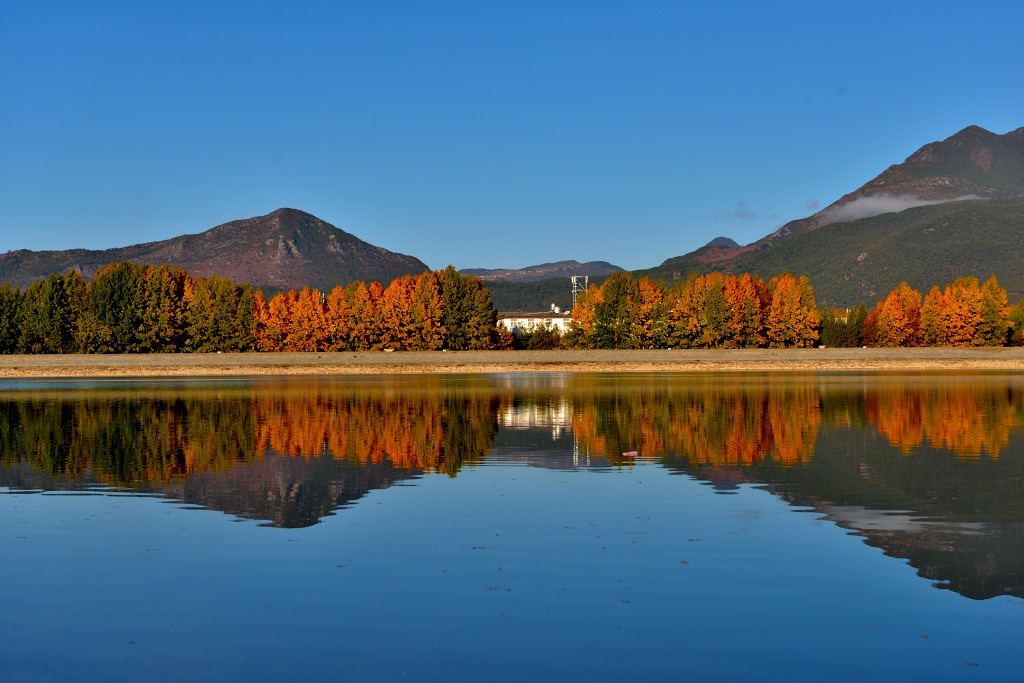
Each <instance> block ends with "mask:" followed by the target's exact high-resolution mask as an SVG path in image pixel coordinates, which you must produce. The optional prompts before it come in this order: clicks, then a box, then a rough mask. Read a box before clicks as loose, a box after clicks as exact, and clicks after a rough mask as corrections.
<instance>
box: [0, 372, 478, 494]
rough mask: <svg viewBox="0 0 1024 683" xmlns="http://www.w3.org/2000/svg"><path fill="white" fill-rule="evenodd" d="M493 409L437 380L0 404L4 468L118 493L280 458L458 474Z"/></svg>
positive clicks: (33, 398) (88, 393)
mask: <svg viewBox="0 0 1024 683" xmlns="http://www.w3.org/2000/svg"><path fill="white" fill-rule="evenodd" d="M497 401H498V399H497V395H496V394H494V393H493V392H471V391H466V390H453V389H452V388H451V387H449V386H447V385H446V384H445V383H444V382H443V381H442V380H441V379H438V380H436V381H434V382H431V381H429V380H427V381H422V382H418V383H416V385H415V386H412V387H410V386H400V385H395V386H389V385H383V386H382V385H377V384H366V385H355V386H348V385H344V384H343V383H329V382H328V383H309V384H290V383H287V382H284V383H281V384H280V385H265V384H258V385H252V386H247V387H233V388H232V387H221V388H211V387H203V388H195V389H183V390H149V391H143V390H137V389H124V390H122V391H114V390H103V391H96V390H87V389H82V390H77V391H74V390H72V391H65V392H55V391H52V392H42V393H32V394H28V393H19V394H13V395H8V396H7V397H2V398H0V407H2V413H0V463H2V464H3V465H4V466H6V467H10V466H12V465H18V464H22V463H24V464H26V465H28V466H29V467H31V468H33V469H35V470H38V471H40V472H44V473H47V474H49V475H51V476H59V477H64V478H67V479H70V480H72V481H75V480H80V479H82V478H83V477H85V476H86V473H87V472H88V473H94V475H95V476H96V477H97V478H98V480H99V481H100V482H101V483H107V484H112V485H115V486H119V485H132V484H135V483H141V482H147V483H154V482H155V483H165V484H166V483H171V482H176V481H181V480H183V479H184V478H185V477H188V476H191V475H193V474H197V473H204V472H223V471H226V470H228V469H231V468H233V467H235V466H236V465H238V464H239V463H243V464H244V463H249V462H252V461H253V460H255V459H256V458H257V457H258V456H259V455H260V454H261V453H264V452H266V451H268V450H273V451H276V452H278V453H282V454H286V455H301V456H320V455H325V454H328V455H331V456H333V458H334V459H337V460H342V461H345V462H348V463H350V464H353V465H361V464H366V463H382V462H384V461H390V462H391V463H392V464H394V465H395V466H398V467H405V468H422V469H426V470H434V471H441V472H447V473H449V474H451V475H454V474H455V473H456V472H457V471H458V469H459V468H460V467H461V466H462V465H463V464H464V463H471V462H475V461H478V460H479V459H480V458H482V457H483V456H485V455H486V454H487V452H488V450H489V449H490V444H491V441H492V440H493V437H494V433H495V431H496V430H497ZM90 476H93V475H90Z"/></svg>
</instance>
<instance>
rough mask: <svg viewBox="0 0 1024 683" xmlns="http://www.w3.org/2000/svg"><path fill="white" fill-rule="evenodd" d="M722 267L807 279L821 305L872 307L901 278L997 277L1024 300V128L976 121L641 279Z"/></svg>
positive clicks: (920, 282) (927, 281) (669, 278)
mask: <svg viewBox="0 0 1024 683" xmlns="http://www.w3.org/2000/svg"><path fill="white" fill-rule="evenodd" d="M714 270H719V271H722V272H726V273H732V274H737V273H743V272H749V273H753V274H757V275H760V276H761V277H763V278H766V279H767V278H770V277H773V276H774V275H777V274H778V273H779V272H781V271H783V270H785V271H788V272H790V273H793V274H794V275H806V276H807V277H808V278H809V279H810V280H811V283H812V284H813V285H814V290H815V295H816V298H817V299H818V301H819V302H820V301H827V302H828V303H829V304H834V305H839V306H853V305H856V304H858V303H859V302H861V301H864V302H866V303H867V304H868V305H869V306H870V305H873V304H874V303H875V301H876V300H877V298H878V297H884V296H885V295H886V294H888V292H889V291H891V290H892V289H894V288H895V287H896V286H898V285H899V284H900V282H903V281H906V282H908V283H909V284H910V285H911V286H912V287H914V288H916V289H920V290H923V291H925V292H926V291H927V290H928V289H930V288H931V287H932V286H933V285H944V284H946V283H948V282H950V281H952V280H954V279H955V278H957V277H959V276H962V275H973V276H975V277H978V278H979V279H984V278H987V277H988V276H989V275H991V274H993V273H994V274H995V275H996V277H997V278H998V279H999V281H1000V284H1002V285H1003V286H1004V287H1005V288H1006V289H1007V291H1008V294H1009V295H1010V298H1011V300H1014V299H1019V298H1021V297H1022V296H1024V128H1018V129H1017V130H1014V131H1011V132H1009V133H1006V134H1004V135H997V134H995V133H991V132H989V131H987V130H985V129H983V128H979V127H978V126H969V127H967V128H964V129H963V130H961V131H959V132H958V133H956V134H955V135H952V136H950V137H949V138H946V139H945V140H942V141H940V142H933V143H929V144H927V145H925V146H924V147H921V148H920V149H919V150H917V151H916V152H914V154H912V155H911V156H909V157H908V158H907V159H906V160H905V161H904V162H902V163H900V164H894V165H892V166H890V167H889V168H887V169H886V170H885V171H883V172H882V173H880V174H879V175H878V176H876V177H875V178H873V179H872V180H870V181H869V182H867V183H865V184H864V185H863V186H861V187H860V188H858V189H856V190H854V191H853V192H850V193H848V194H846V195H844V196H843V197H841V198H839V199H838V200H836V201H835V202H833V203H832V204H830V205H829V206H827V207H825V208H824V209H822V210H820V211H818V212H817V213H815V214H813V215H811V216H808V217H807V218H802V219H799V220H795V221H791V222H789V223H787V224H786V225H784V226H782V227H781V228H779V229H778V230H777V231H775V232H773V233H772V234H770V235H766V236H765V237H763V238H762V239H760V240H758V241H757V242H754V243H752V244H749V245H746V246H742V247H740V246H735V247H731V248H728V247H721V246H716V245H715V244H714V242H712V243H711V244H708V245H705V246H704V247H701V248H700V249H697V250H695V251H693V252H690V253H688V254H684V255H682V256H676V257H673V258H670V259H666V260H665V261H664V262H663V263H662V264H661V265H659V266H656V267H654V268H650V269H646V270H641V271H635V273H636V275H637V276H647V277H651V278H657V279H661V280H663V281H665V282H666V284H669V285H670V284H671V283H672V282H673V281H675V280H678V279H681V278H683V279H685V278H686V277H687V276H688V275H689V274H690V273H694V272H695V273H707V272H711V271H714Z"/></svg>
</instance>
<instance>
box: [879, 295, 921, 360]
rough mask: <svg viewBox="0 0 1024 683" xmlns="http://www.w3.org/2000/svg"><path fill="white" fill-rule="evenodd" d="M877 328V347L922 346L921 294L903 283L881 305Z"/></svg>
mask: <svg viewBox="0 0 1024 683" xmlns="http://www.w3.org/2000/svg"><path fill="white" fill-rule="evenodd" d="M877 326H878V327H877V332H876V336H875V344H876V345H877V346H920V345H921V342H922V334H921V294H920V292H918V291H916V290H914V289H911V287H910V285H908V284H907V283H906V282H903V283H901V284H900V286H899V287H897V288H896V289H894V290H893V291H892V292H890V294H889V296H888V297H886V299H885V301H883V302H881V304H879V307H878V320H877Z"/></svg>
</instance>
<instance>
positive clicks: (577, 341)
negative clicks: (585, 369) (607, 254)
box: [561, 272, 819, 349]
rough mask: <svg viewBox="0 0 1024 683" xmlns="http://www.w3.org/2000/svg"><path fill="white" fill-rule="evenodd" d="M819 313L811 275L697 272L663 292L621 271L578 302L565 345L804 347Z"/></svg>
mask: <svg viewBox="0 0 1024 683" xmlns="http://www.w3.org/2000/svg"><path fill="white" fill-rule="evenodd" d="M818 321H819V316H818V311H817V309H816V307H815V302H814V292H813V289H812V287H811V284H810V282H808V280H807V278H806V277H800V278H796V277H794V276H792V275H789V274H788V273H783V274H781V275H779V276H778V277H775V278H772V279H771V280H770V281H769V282H767V283H765V282H764V280H762V279H761V278H759V277H754V276H751V275H749V274H744V275H740V276H731V275H723V274H722V273H717V272H715V273H710V274H708V275H697V274H692V275H690V277H689V278H687V279H686V280H680V281H678V282H676V283H675V284H674V285H673V286H672V287H671V288H666V287H665V286H664V285H663V284H662V283H661V282H659V281H654V280H649V279H647V278H640V279H639V280H637V279H636V278H634V276H633V275H632V274H631V273H626V272H618V273H614V274H613V275H611V276H609V278H608V279H607V280H605V281H604V283H603V284H601V285H600V286H598V285H594V286H591V287H590V289H588V290H587V291H586V292H585V293H583V294H582V295H580V296H579V297H577V299H576V305H575V306H574V307H573V311H572V323H571V324H570V329H569V332H568V333H567V334H566V335H565V338H564V339H562V340H561V342H562V345H564V346H565V347H567V348H588V349H665V348H679V349H711V348H764V347H770V348H783V347H796V348H806V347H809V346H813V345H814V344H815V343H816V342H817V339H818Z"/></svg>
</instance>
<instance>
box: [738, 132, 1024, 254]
mask: <svg viewBox="0 0 1024 683" xmlns="http://www.w3.org/2000/svg"><path fill="white" fill-rule="evenodd" d="M1022 193H1024V128H1018V129H1016V130H1014V131H1010V132H1009V133H1006V134H1004V135H999V134H997V133H993V132H991V131H988V130H985V129H984V128H982V127H981V126H975V125H971V126H967V127H966V128H963V129H962V130H960V131H957V132H956V133H954V134H953V135H951V136H949V137H948V138H946V139H945V140H940V141H937V142H930V143H928V144H926V145H924V146H922V147H921V148H919V149H918V150H917V151H916V152H914V153H913V154H911V155H910V156H909V157H907V158H906V160H904V161H903V163H900V164H893V165H892V166H890V167H889V168H887V169H885V170H884V171H882V172H881V173H880V174H878V175H877V176H876V177H875V178H873V179H872V180H870V181H868V182H867V183H865V184H864V185H862V186H861V187H860V188H858V189H856V190H854V191H853V192H850V193H848V194H846V195H843V196H842V197H840V198H839V199H838V200H836V201H835V202H833V203H832V204H830V205H829V206H827V207H825V208H824V209H822V210H821V211H819V212H817V213H815V214H814V215H812V216H809V217H807V218H802V219H799V220H795V221H791V222H789V223H787V224H786V225H784V226H782V227H781V228H779V229H778V230H776V231H775V232H774V233H772V234H771V235H768V236H766V237H763V238H762V239H760V240H758V241H757V242H756V243H755V245H756V246H757V248H758V249H764V248H766V247H769V246H771V245H773V244H776V243H777V242H779V241H780V240H783V239H786V238H789V237H791V236H793V235H799V234H802V233H804V232H809V231H811V230H816V229H818V228H820V227H822V226H824V225H829V224H830V223H837V222H845V221H850V220H857V219H860V218H866V217H870V216H878V215H881V214H884V213H895V212H900V211H904V210H906V209H908V208H913V207H916V206H927V205H930V204H940V203H945V202H953V201H967V200H977V199H996V198H1006V197H1014V196H1017V195H1019V194H1022Z"/></svg>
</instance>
